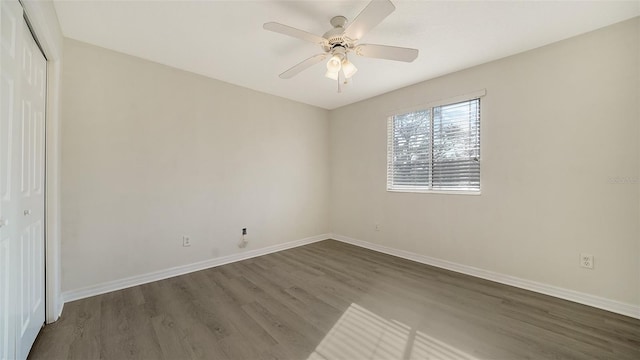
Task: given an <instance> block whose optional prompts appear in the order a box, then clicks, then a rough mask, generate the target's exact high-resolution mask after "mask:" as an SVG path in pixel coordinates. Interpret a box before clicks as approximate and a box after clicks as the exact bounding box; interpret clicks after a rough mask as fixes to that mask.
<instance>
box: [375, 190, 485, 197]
mask: <svg viewBox="0 0 640 360" xmlns="http://www.w3.org/2000/svg"><path fill="white" fill-rule="evenodd" d="M387 192H397V193H416V194H441V195H474V196H478V195H481V194H482V192H481V191H480V190H417V189H387Z"/></svg>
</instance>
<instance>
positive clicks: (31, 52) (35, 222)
mask: <svg viewBox="0 0 640 360" xmlns="http://www.w3.org/2000/svg"><path fill="white" fill-rule="evenodd" d="M22 26H23V29H22V38H23V41H22V46H23V51H22V52H21V53H22V79H21V87H20V100H21V102H22V114H21V119H20V122H21V123H20V132H21V133H20V137H19V138H18V139H19V141H20V144H19V145H20V146H19V149H20V166H19V169H20V172H19V174H18V177H19V183H20V196H19V199H18V200H17V202H18V204H19V206H18V214H17V217H18V221H17V223H18V231H19V232H20V233H21V236H20V246H19V249H20V250H19V253H18V254H17V255H18V258H19V259H20V262H21V266H20V269H21V274H20V276H21V279H20V281H19V284H18V287H19V288H20V291H18V292H17V294H18V299H17V302H18V304H20V305H19V310H20V311H19V314H18V319H19V323H18V325H19V326H18V330H19V332H18V338H17V350H18V354H17V355H18V358H20V359H25V358H26V357H27V355H28V354H29V350H30V349H31V345H32V344H33V342H34V341H35V338H36V336H37V335H38V332H39V331H40V328H41V327H42V325H43V324H44V317H45V313H44V265H43V261H44V236H43V235H44V232H43V224H44V191H43V190H42V187H43V186H42V184H43V183H44V114H45V97H44V94H45V92H44V81H45V73H46V60H45V58H44V56H43V55H42V53H41V52H40V49H39V48H38V46H37V44H36V42H35V40H34V39H33V37H32V35H31V32H30V31H29V29H28V28H27V26H26V24H25V23H24V22H23V23H22Z"/></svg>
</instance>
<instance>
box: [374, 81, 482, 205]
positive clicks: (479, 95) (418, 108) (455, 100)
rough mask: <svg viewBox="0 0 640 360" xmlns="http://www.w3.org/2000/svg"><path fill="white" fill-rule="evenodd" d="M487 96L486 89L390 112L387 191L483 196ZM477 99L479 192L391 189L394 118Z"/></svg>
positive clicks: (387, 118) (388, 120) (410, 187)
mask: <svg viewBox="0 0 640 360" xmlns="http://www.w3.org/2000/svg"><path fill="white" fill-rule="evenodd" d="M485 95H486V89H482V90H479V91H475V92H471V93H467V94H464V95H460V96H455V97H450V98H444V99H440V100H436V101H431V102H428V103H423V104H421V105H416V106H412V107H410V108H404V109H397V110H395V111H393V112H390V113H388V114H387V117H386V121H387V123H386V125H387V126H386V129H387V133H386V142H387V153H386V156H387V161H386V168H385V171H386V172H387V181H386V184H385V186H386V190H387V192H394V193H418V194H443V195H481V194H482V183H483V181H482V168H483V166H482V154H483V151H482V148H483V146H482V143H483V141H482V138H483V133H484V131H483V128H484V126H483V123H484V121H483V112H484V111H483V108H484V105H482V104H483V101H482V98H483V97H484V96H485ZM475 99H479V100H480V104H481V105H480V125H479V126H480V140H479V141H480V144H479V149H480V157H479V158H478V161H479V162H480V171H479V180H480V188H479V189H478V190H469V189H464V190H454V189H436V190H434V189H427V188H424V187H421V186H415V187H412V186H406V188H398V187H396V188H392V187H391V181H390V177H389V166H390V160H391V156H392V151H393V149H392V148H391V147H392V144H391V143H390V142H389V128H390V126H389V122H392V121H393V117H394V116H397V115H403V114H407V113H411V112H417V111H422V110H429V111H430V112H432V109H433V108H434V107H438V106H446V105H452V104H456V103H460V102H465V101H471V100H475ZM431 122H432V124H433V119H431ZM431 132H432V134H431V136H432V137H431V141H433V129H431ZM431 161H433V160H432V159H431Z"/></svg>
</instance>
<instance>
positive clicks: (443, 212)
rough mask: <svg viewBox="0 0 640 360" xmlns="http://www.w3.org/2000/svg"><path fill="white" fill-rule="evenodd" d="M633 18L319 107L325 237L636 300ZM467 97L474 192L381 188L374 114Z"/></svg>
mask: <svg viewBox="0 0 640 360" xmlns="http://www.w3.org/2000/svg"><path fill="white" fill-rule="evenodd" d="M638 23H639V21H638V18H636V19H633V20H630V21H626V22H623V23H620V24H616V25H614V26H611V27H607V28H604V29H601V30H598V31H595V32H592V33H588V34H585V35H582V36H579V37H576V38H572V39H569V40H565V41H562V42H558V43H555V44H552V45H549V46H545V47H542V48H539V49H535V50H532V51H529V52H526V53H522V54H519V55H516V56H512V57H509V58H505V59H502V60H498V61H494V62H491V63H488V64H484V65H481V66H478V67H474V68H471V69H468V70H464V71H460V72H457V73H454V74H450V75H447V76H443V77H441V78H437V79H434V80H430V81H427V82H423V83H420V84H417V85H414V86H411V87H407V88H404V89H401V90H397V91H394V92H391V93H388V94H385V95H382V96H379V97H376V98H373V99H369V100H366V101H363V102H360V103H357V104H353V105H350V106H346V107H343V108H340V109H337V110H335V111H332V112H331V115H330V116H331V146H330V148H331V178H332V182H331V195H332V197H331V199H332V202H331V220H332V224H331V226H332V230H333V232H334V233H337V234H340V235H344V236H348V237H352V238H355V239H360V240H364V241H369V242H373V243H377V244H380V245H384V246H389V247H392V248H396V249H401V250H406V251H410V252H414V253H418V254H423V255H427V256H431V257H434V258H439V259H443V260H448V261H451V262H455V263H459V264H463V265H467V266H473V267H477V268H481V269H485V270H490V271H495V272H498V273H501V274H505V275H511V276H515V277H519V278H523V279H528V280H532V281H537V282H541V283H545V284H550V285H554V286H558V287H562V288H565V289H571V290H576V291H580V292H584V293H588V294H592V295H596V296H600V297H604V298H607V299H611V300H616V301H620V302H623V303H627V304H632V305H636V306H637V305H639V304H640V287H639V286H640V281H639V277H640V273H639V269H640V263H639V261H640V257H639V256H638V254H639V245H640V244H639V242H640V231H639V221H638V219H639V218H640V213H639V190H640V188H639V186H638V183H637V179H638V174H639V173H640V169H639V166H640V148H639V137H638V134H639V122H640V120H639V119H640V117H639V108H638V99H639V96H640V95H639V89H638V87H639V82H638V79H639V74H638V69H639V62H640V58H639V49H638V44H639V43H640V37H639V28H638V26H639V25H638ZM421 56H436V57H437V56H438V54H432V53H429V52H428V51H424V52H423V53H422V54H421ZM480 89H486V91H487V95H486V96H485V97H484V98H483V99H482V135H481V138H482V140H481V141H482V178H481V182H482V185H481V186H482V195H480V196H470V195H442V194H409V193H392V192H387V191H385V185H386V173H385V167H386V115H387V114H389V113H392V112H393V111H394V110H398V109H404V108H409V107H413V106H415V105H419V104H421V103H428V102H432V101H435V100H439V99H444V98H449V97H455V96H458V95H462V94H465V93H469V92H473V91H476V90H480ZM612 178H627V179H629V181H628V182H626V183H621V184H617V183H612V182H611V181H610V180H611V179H612ZM375 224H380V226H381V231H378V232H376V231H375ZM581 252H588V253H591V254H593V255H595V269H594V270H586V269H583V268H580V267H579V266H578V258H579V254H580V253H581Z"/></svg>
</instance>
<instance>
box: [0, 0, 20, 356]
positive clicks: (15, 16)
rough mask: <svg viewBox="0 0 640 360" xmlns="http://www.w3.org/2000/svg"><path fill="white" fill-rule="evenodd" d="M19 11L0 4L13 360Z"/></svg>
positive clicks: (2, 228)
mask: <svg viewBox="0 0 640 360" xmlns="http://www.w3.org/2000/svg"><path fill="white" fill-rule="evenodd" d="M22 22H23V19H22V7H21V6H20V4H19V3H18V2H17V1H0V359H3V360H4V359H15V358H16V356H17V354H16V339H17V336H16V335H17V330H18V329H17V321H16V320H17V302H16V292H17V273H18V271H17V269H18V265H19V261H18V256H17V250H18V248H17V244H18V230H17V221H16V217H17V212H18V208H17V206H18V205H17V196H16V194H17V192H18V191H17V190H18V183H17V182H16V181H15V176H16V171H15V169H16V164H17V161H16V158H17V148H16V146H17V140H15V139H16V137H17V136H18V135H19V133H18V124H17V120H18V119H19V116H20V110H21V109H20V102H19V97H20V86H21V81H20V77H21V74H22V59H21V56H19V55H20V54H21V51H22V50H21V49H20V42H21V39H22V33H21V32H22Z"/></svg>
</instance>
